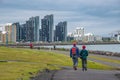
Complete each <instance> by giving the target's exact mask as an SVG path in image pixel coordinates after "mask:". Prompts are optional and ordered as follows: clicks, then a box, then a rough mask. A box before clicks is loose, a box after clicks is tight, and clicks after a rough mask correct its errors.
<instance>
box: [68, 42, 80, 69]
mask: <svg viewBox="0 0 120 80" xmlns="http://www.w3.org/2000/svg"><path fill="white" fill-rule="evenodd" d="M70 57H71V58H72V61H73V69H74V70H77V66H78V57H79V49H78V47H76V43H73V47H72V48H71V49H70Z"/></svg>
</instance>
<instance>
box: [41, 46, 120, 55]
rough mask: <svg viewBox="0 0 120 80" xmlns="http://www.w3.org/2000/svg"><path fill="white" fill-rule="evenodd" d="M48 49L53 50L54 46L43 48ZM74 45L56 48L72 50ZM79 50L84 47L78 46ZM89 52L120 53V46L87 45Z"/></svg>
mask: <svg viewBox="0 0 120 80" xmlns="http://www.w3.org/2000/svg"><path fill="white" fill-rule="evenodd" d="M43 47H47V48H53V46H43ZM71 47H72V45H56V48H65V49H70V48H71ZM77 47H78V48H79V49H82V48H81V47H82V45H77ZM86 48H87V49H88V50H95V51H96V50H98V51H109V52H118V53H120V44H105V45H86Z"/></svg>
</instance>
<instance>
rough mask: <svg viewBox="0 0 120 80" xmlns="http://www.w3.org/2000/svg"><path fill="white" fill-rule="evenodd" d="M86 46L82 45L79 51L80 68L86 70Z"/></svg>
mask: <svg viewBox="0 0 120 80" xmlns="http://www.w3.org/2000/svg"><path fill="white" fill-rule="evenodd" d="M85 48H86V46H85V45H83V46H82V50H81V51H80V58H81V60H82V70H83V71H84V70H85V71H87V56H88V51H87V50H86V49H85Z"/></svg>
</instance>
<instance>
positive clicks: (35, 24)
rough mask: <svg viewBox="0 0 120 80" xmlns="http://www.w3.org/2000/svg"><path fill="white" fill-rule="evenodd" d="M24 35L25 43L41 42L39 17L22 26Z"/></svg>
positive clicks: (30, 19)
mask: <svg viewBox="0 0 120 80" xmlns="http://www.w3.org/2000/svg"><path fill="white" fill-rule="evenodd" d="M22 30H23V31H24V32H22V34H24V36H22V37H23V40H24V41H31V42H38V41H39V16H36V17H31V18H29V20H28V21H26V23H25V24H23V25H22Z"/></svg>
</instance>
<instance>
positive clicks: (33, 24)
mask: <svg viewBox="0 0 120 80" xmlns="http://www.w3.org/2000/svg"><path fill="white" fill-rule="evenodd" d="M29 21H30V24H31V27H33V35H34V36H33V37H34V41H35V42H37V41H39V16H36V17H31V18H30V19H29Z"/></svg>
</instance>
